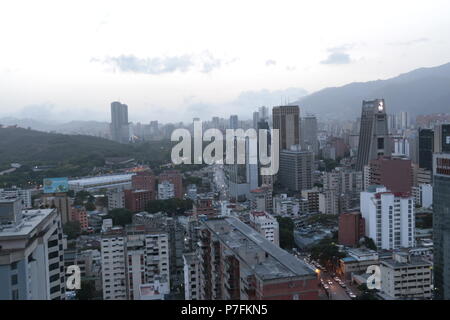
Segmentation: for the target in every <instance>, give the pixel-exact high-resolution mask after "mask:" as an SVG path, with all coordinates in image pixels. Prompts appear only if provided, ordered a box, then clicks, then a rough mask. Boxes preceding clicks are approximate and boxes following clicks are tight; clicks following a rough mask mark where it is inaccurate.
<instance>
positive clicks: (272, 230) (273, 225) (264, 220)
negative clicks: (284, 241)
mask: <svg viewBox="0 0 450 320" xmlns="http://www.w3.org/2000/svg"><path fill="white" fill-rule="evenodd" d="M250 225H251V226H252V228H253V229H255V230H256V231H258V232H259V233H260V234H261V235H262V236H263V237H264V238H266V239H267V240H269V241H270V242H273V243H274V244H276V245H277V246H278V245H280V234H279V226H278V221H277V219H275V218H274V217H273V216H271V215H270V214H269V213H267V212H265V211H251V212H250Z"/></svg>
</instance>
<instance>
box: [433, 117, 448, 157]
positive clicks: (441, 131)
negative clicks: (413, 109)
mask: <svg viewBox="0 0 450 320" xmlns="http://www.w3.org/2000/svg"><path fill="white" fill-rule="evenodd" d="M433 152H435V153H450V123H447V124H439V125H437V126H435V127H434V146H433Z"/></svg>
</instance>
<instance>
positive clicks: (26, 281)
mask: <svg viewBox="0 0 450 320" xmlns="http://www.w3.org/2000/svg"><path fill="white" fill-rule="evenodd" d="M64 246H65V243H64V240H63V233H62V225H61V217H60V215H59V214H58V212H57V210H56V209H41V210H22V209H21V201H20V200H19V199H7V200H0V248H1V250H0V284H1V285H0V300H65V298H66V291H65V290H66V283H65V268H64V256H63V254H64V249H65V248H64Z"/></svg>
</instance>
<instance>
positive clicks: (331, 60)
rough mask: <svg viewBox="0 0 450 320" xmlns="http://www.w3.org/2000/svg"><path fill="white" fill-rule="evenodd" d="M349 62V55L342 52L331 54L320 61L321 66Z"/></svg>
mask: <svg viewBox="0 0 450 320" xmlns="http://www.w3.org/2000/svg"><path fill="white" fill-rule="evenodd" d="M350 62H351V59H350V55H349V54H347V53H344V52H333V53H330V55H328V58H326V59H325V60H323V61H321V62H320V63H321V64H349V63H350Z"/></svg>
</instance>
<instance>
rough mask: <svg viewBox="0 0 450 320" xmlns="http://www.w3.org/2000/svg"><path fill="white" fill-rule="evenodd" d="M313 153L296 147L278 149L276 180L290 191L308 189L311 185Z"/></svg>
mask: <svg viewBox="0 0 450 320" xmlns="http://www.w3.org/2000/svg"><path fill="white" fill-rule="evenodd" d="M313 166H314V153H313V152H312V151H301V150H299V149H296V148H294V147H293V148H292V149H291V150H283V151H280V170H279V171H278V181H279V182H280V184H281V185H282V186H283V187H285V188H288V189H289V190H291V191H300V192H301V191H302V190H308V189H311V188H312V187H313V183H314V181H313Z"/></svg>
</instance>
